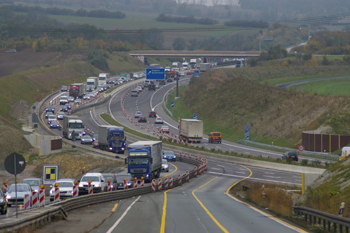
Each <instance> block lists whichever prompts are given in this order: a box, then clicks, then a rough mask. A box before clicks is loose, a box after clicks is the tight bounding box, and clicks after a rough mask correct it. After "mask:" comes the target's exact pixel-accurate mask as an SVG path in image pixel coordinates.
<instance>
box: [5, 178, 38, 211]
mask: <svg viewBox="0 0 350 233" xmlns="http://www.w3.org/2000/svg"><path fill="white" fill-rule="evenodd" d="M25 194H28V195H29V196H30V203H32V189H31V187H30V185H29V184H24V183H20V184H17V203H18V204H24V195H25ZM6 199H7V206H8V207H11V205H15V204H16V192H15V184H11V186H10V188H9V189H8V191H7V193H6ZM30 206H32V205H30Z"/></svg>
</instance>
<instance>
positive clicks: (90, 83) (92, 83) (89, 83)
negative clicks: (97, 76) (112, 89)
mask: <svg viewBox="0 0 350 233" xmlns="http://www.w3.org/2000/svg"><path fill="white" fill-rule="evenodd" d="M86 84H87V85H95V83H94V82H87V83H86Z"/></svg>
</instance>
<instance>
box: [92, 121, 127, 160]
mask: <svg viewBox="0 0 350 233" xmlns="http://www.w3.org/2000/svg"><path fill="white" fill-rule="evenodd" d="M98 144H99V148H100V149H101V150H106V151H111V152H115V153H118V154H124V152H125V147H126V137H125V135H124V127H120V126H114V125H99V127H98Z"/></svg>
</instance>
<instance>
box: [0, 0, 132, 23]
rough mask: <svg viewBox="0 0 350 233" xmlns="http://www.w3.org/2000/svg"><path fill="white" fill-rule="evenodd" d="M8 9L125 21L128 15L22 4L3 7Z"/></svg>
mask: <svg viewBox="0 0 350 233" xmlns="http://www.w3.org/2000/svg"><path fill="white" fill-rule="evenodd" d="M3 7H6V8H7V9H10V10H11V11H14V12H24V13H28V12H32V11H35V12H40V13H45V14H49V15H73V16H80V17H96V18H113V19H124V18H125V17H126V14H125V13H123V12H121V11H106V10H91V11H87V10H85V9H80V10H77V11H74V10H71V9H67V8H58V7H48V8H43V7H40V6H24V5H22V4H18V5H6V6H3Z"/></svg>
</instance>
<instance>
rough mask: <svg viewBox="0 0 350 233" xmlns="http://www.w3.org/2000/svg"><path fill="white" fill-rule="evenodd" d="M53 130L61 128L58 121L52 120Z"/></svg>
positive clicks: (51, 126)
mask: <svg viewBox="0 0 350 233" xmlns="http://www.w3.org/2000/svg"><path fill="white" fill-rule="evenodd" d="M52 128H56V129H57V128H61V126H60V124H58V121H57V120H52V121H51V122H50V129H52Z"/></svg>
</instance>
